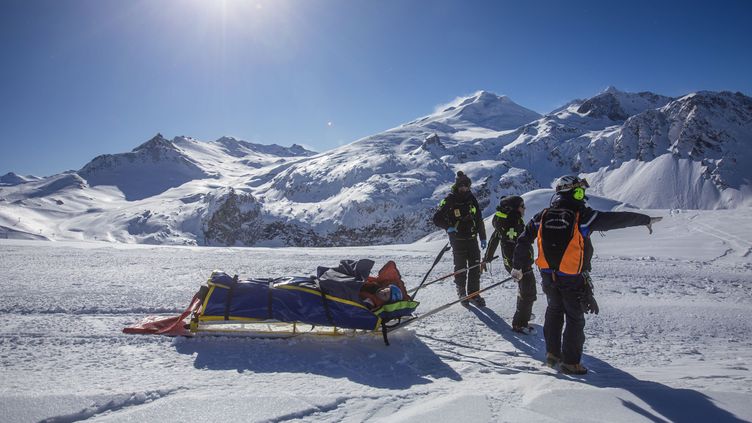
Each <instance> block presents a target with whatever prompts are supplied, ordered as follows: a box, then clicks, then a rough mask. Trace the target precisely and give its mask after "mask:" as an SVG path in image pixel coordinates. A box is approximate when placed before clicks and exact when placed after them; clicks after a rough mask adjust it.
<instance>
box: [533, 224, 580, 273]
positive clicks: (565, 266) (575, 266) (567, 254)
mask: <svg viewBox="0 0 752 423" xmlns="http://www.w3.org/2000/svg"><path fill="white" fill-rule="evenodd" d="M544 217H545V213H544V214H543V216H541V223H540V225H538V258H537V259H535V264H536V265H538V268H540V269H541V270H551V266H550V265H549V264H548V260H546V256H545V254H544V253H543V239H542V236H541V235H542V231H543V218H544ZM574 224H575V229H574V230H573V231H572V239H570V240H569V244H567V248H566V249H565V250H564V255H563V256H562V257H561V262H560V263H559V268H558V269H553V270H557V271H559V272H561V273H566V274H569V275H576V274H579V273H582V265H583V263H584V261H585V238H583V236H582V233H581V232H580V213H579V212H577V214H576V215H575V219H574Z"/></svg>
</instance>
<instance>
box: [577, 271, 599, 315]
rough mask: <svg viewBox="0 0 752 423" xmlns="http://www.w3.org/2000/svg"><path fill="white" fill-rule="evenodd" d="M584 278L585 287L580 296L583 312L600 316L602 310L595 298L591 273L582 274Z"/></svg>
mask: <svg viewBox="0 0 752 423" xmlns="http://www.w3.org/2000/svg"><path fill="white" fill-rule="evenodd" d="M582 277H583V279H584V280H585V285H584V287H583V290H582V293H581V294H580V306H581V307H582V312H583V313H585V314H588V313H593V314H598V312H599V311H600V309H599V308H598V302H596V301H595V297H594V296H593V280H592V279H590V273H588V272H582Z"/></svg>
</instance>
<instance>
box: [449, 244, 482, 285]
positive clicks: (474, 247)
mask: <svg viewBox="0 0 752 423" xmlns="http://www.w3.org/2000/svg"><path fill="white" fill-rule="evenodd" d="M449 242H450V243H451V245H452V254H453V255H454V271H455V272H456V271H458V270H462V269H467V268H469V267H471V266H476V265H477V264H478V263H480V248H479V247H478V239H477V238H475V237H473V238H470V239H466V238H458V237H457V236H456V235H453V234H451V235H450V237H449ZM454 283H455V284H457V293H458V294H459V295H460V296H464V295H462V294H463V293H464V294H472V293H473V292H475V291H478V290H479V289H480V266H476V267H474V268H472V269H470V270H468V271H467V272H462V273H460V274H458V275H456V276H455V277H454Z"/></svg>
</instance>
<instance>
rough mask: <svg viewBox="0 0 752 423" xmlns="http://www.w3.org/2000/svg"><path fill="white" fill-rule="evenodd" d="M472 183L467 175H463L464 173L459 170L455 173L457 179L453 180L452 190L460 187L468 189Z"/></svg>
mask: <svg viewBox="0 0 752 423" xmlns="http://www.w3.org/2000/svg"><path fill="white" fill-rule="evenodd" d="M472 183H473V182H472V181H471V180H470V178H469V177H468V176H467V175H465V173H464V172H462V171H461V170H458V171H457V178H455V180H454V188H459V187H461V186H465V187H468V188H470V185H472Z"/></svg>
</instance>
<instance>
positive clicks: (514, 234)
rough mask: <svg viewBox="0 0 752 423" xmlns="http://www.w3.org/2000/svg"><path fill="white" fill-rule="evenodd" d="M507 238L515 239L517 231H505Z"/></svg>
mask: <svg viewBox="0 0 752 423" xmlns="http://www.w3.org/2000/svg"><path fill="white" fill-rule="evenodd" d="M507 238H509V239H515V238H517V231H515V230H514V228H509V230H508V231H507Z"/></svg>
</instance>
